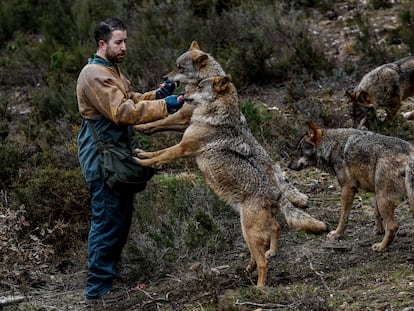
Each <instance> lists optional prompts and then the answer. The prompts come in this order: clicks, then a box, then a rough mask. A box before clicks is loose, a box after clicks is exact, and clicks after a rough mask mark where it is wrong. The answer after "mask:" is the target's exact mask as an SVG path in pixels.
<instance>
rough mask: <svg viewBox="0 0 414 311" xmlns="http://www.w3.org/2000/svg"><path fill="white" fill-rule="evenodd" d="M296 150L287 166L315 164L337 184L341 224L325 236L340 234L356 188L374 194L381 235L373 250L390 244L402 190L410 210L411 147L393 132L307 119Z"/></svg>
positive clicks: (413, 184)
mask: <svg viewBox="0 0 414 311" xmlns="http://www.w3.org/2000/svg"><path fill="white" fill-rule="evenodd" d="M298 153H299V155H298V156H297V157H296V158H294V159H293V160H292V162H291V163H290V164H289V168H290V169H293V170H297V171H300V170H302V169H304V168H306V167H311V166H316V167H318V168H320V169H322V170H325V171H327V172H329V173H331V174H332V175H334V176H336V178H337V180H338V182H339V185H340V186H341V214H340V218H339V223H338V226H337V228H336V229H335V230H334V231H331V232H330V233H329V234H328V236H329V237H332V238H339V237H341V236H342V235H343V234H344V231H345V228H346V226H347V223H348V217H349V214H350V211H351V207H352V202H353V199H354V196H355V193H356V192H357V191H358V189H364V190H366V191H369V192H374V193H375V202H374V208H375V222H376V233H378V234H380V233H384V231H385V235H384V238H383V240H382V241H381V242H380V243H375V244H374V245H373V246H372V249H373V250H374V251H383V250H385V249H387V248H388V246H389V245H390V244H391V242H392V241H393V240H394V237H395V235H396V233H397V230H398V228H399V224H398V222H397V221H396V219H395V216H394V210H395V208H396V206H397V204H398V203H399V199H400V196H401V194H406V195H407V196H408V202H409V205H410V207H411V209H412V211H413V212H414V158H413V156H414V146H413V145H411V144H410V143H408V142H406V141H404V140H401V139H399V138H395V137H389V136H384V135H380V134H376V133H373V132H369V131H362V130H357V129H350V128H343V129H322V128H320V127H319V126H317V125H316V124H315V123H314V122H309V131H308V133H307V134H306V135H305V136H304V137H303V138H302V139H301V141H300V143H299V145H298Z"/></svg>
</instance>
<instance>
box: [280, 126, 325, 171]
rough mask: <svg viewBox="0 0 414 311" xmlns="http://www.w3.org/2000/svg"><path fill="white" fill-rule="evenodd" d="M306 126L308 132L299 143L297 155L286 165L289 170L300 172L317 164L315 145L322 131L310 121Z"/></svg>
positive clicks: (318, 141)
mask: <svg viewBox="0 0 414 311" xmlns="http://www.w3.org/2000/svg"><path fill="white" fill-rule="evenodd" d="M308 125H309V130H308V132H307V133H306V134H305V135H304V136H303V137H302V138H301V140H300V141H299V144H298V146H297V154H296V155H295V156H294V158H293V159H292V161H291V162H290V163H289V165H288V167H289V168H290V169H291V170H295V171H300V170H302V169H304V168H307V167H310V166H316V165H317V163H318V162H317V161H318V155H317V145H318V144H319V143H320V140H321V137H322V129H321V128H320V127H319V126H318V125H316V123H314V122H312V121H310V122H309V123H308Z"/></svg>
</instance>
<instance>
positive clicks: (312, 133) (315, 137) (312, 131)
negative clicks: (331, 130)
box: [308, 121, 322, 145]
mask: <svg viewBox="0 0 414 311" xmlns="http://www.w3.org/2000/svg"><path fill="white" fill-rule="evenodd" d="M308 126H309V131H308V137H309V140H310V142H312V143H313V144H315V145H316V144H318V143H319V141H320V139H321V136H322V129H321V128H320V127H319V126H318V125H317V124H316V123H315V122H313V121H308Z"/></svg>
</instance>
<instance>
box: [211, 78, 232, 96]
mask: <svg viewBox="0 0 414 311" xmlns="http://www.w3.org/2000/svg"><path fill="white" fill-rule="evenodd" d="M230 82H231V75H225V76H218V77H216V78H215V79H214V88H215V89H216V90H217V92H218V93H220V92H223V91H225V90H226V89H227V86H228V85H229V83H230Z"/></svg>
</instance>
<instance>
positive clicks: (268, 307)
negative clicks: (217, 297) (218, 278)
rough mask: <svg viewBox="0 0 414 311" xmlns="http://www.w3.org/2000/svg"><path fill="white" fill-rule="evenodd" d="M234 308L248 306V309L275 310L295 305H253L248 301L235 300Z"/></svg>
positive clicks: (253, 303)
mask: <svg viewBox="0 0 414 311" xmlns="http://www.w3.org/2000/svg"><path fill="white" fill-rule="evenodd" d="M234 304H235V305H236V306H249V307H258V308H264V309H275V308H291V307H293V306H294V305H296V303H291V304H289V305H283V304H280V303H255V302H250V301H245V302H240V301H239V300H236V302H235V303H234Z"/></svg>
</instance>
